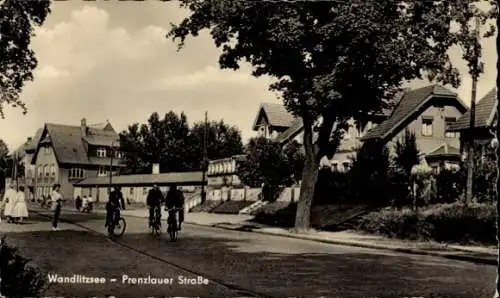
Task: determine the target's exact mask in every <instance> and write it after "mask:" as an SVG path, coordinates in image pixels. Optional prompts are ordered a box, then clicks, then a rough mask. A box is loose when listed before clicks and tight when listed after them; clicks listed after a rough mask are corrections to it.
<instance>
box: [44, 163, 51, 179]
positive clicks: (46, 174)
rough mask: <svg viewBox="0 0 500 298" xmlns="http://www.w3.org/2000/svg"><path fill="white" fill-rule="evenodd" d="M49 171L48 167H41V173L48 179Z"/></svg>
mask: <svg viewBox="0 0 500 298" xmlns="http://www.w3.org/2000/svg"><path fill="white" fill-rule="evenodd" d="M49 171H50V169H49V166H48V165H46V166H44V167H43V172H44V173H45V177H49V175H50V172H49Z"/></svg>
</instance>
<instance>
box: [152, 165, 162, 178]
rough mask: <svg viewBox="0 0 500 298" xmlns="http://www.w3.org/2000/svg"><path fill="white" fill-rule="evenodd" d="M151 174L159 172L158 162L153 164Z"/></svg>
mask: <svg viewBox="0 0 500 298" xmlns="http://www.w3.org/2000/svg"><path fill="white" fill-rule="evenodd" d="M151 174H153V175H156V174H160V164H159V163H154V164H153V171H152V173H151Z"/></svg>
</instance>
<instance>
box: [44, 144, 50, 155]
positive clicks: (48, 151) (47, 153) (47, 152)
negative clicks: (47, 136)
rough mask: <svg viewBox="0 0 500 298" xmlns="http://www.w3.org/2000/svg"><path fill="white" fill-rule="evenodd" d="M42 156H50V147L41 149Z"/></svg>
mask: <svg viewBox="0 0 500 298" xmlns="http://www.w3.org/2000/svg"><path fill="white" fill-rule="evenodd" d="M43 155H50V147H48V146H44V147H43Z"/></svg>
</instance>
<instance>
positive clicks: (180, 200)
mask: <svg viewBox="0 0 500 298" xmlns="http://www.w3.org/2000/svg"><path fill="white" fill-rule="evenodd" d="M165 206H166V207H167V208H168V209H169V215H168V216H169V217H171V216H173V218H175V215H176V214H175V213H176V211H179V225H178V227H177V229H178V230H179V231H180V230H181V225H182V222H183V221H184V194H183V193H182V191H180V190H178V189H177V185H175V184H173V185H172V186H171V187H170V189H169V190H168V193H167V197H166V199H165ZM173 208H175V209H173Z"/></svg>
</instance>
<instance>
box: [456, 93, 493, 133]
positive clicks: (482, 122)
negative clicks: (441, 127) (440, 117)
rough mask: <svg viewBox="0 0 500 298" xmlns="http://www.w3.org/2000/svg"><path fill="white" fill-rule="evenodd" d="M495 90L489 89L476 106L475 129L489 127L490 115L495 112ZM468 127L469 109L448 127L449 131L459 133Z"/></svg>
mask: <svg viewBox="0 0 500 298" xmlns="http://www.w3.org/2000/svg"><path fill="white" fill-rule="evenodd" d="M496 95H497V94H496V88H493V89H491V91H490V92H488V93H487V94H486V95H485V96H484V97H483V98H481V99H480V100H479V101H478V103H477V104H476V113H475V116H476V119H475V121H474V123H475V127H486V126H490V125H491V120H493V119H491V116H492V113H493V112H494V111H495V110H496V105H497V100H496ZM469 127H470V109H469V110H468V111H467V112H466V113H465V114H464V115H463V116H462V117H460V118H459V119H458V120H457V122H455V123H454V124H453V125H451V126H450V128H449V129H450V130H453V131H459V130H465V129H468V128H469Z"/></svg>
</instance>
